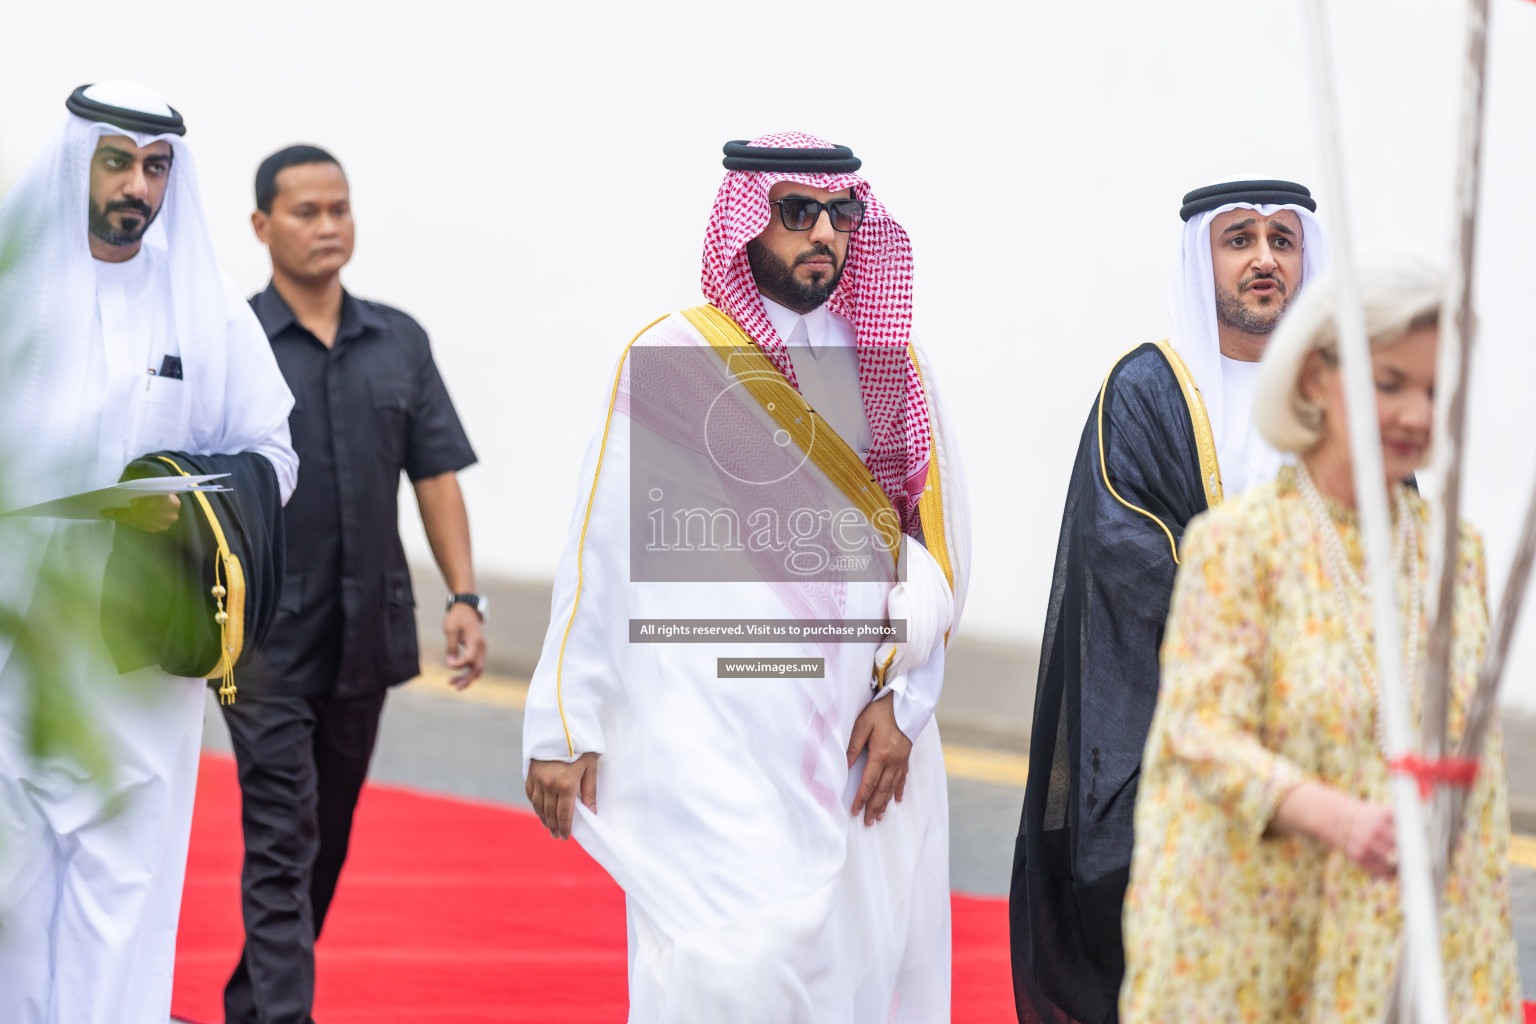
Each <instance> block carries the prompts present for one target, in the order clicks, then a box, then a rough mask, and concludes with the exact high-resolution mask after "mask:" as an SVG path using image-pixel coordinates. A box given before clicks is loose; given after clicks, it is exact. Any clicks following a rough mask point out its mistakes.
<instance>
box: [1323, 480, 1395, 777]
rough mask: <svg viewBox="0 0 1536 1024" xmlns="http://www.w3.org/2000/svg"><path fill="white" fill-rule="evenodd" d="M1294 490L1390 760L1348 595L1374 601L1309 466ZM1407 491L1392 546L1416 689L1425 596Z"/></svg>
mask: <svg viewBox="0 0 1536 1024" xmlns="http://www.w3.org/2000/svg"><path fill="white" fill-rule="evenodd" d="M1296 484H1297V486H1296V489H1297V491H1298V492H1300V494H1301V500H1302V504H1304V505H1305V506H1306V507H1307V512H1308V513H1309V514H1310V515H1311V518H1312V527H1313V530H1314V532H1315V533H1316V534H1317V539H1318V543H1319V545H1320V546H1321V547H1322V549H1323V565H1324V568H1326V569H1327V571H1328V581H1329V583H1330V584H1332V588H1331V589H1332V590H1333V595H1334V600H1335V601H1336V602H1337V603H1338V606H1339V618H1340V619H1341V620H1342V621H1343V623H1344V635H1345V637H1346V639H1348V641H1349V650H1350V653H1351V654H1352V655H1353V656H1354V659H1355V665H1356V666H1357V667H1358V668H1359V669H1360V675H1361V677H1362V678H1363V679H1364V680H1365V685H1366V688H1367V689H1368V690H1370V692H1371V704H1372V706H1373V707H1374V709H1375V711H1376V745H1377V746H1378V747H1380V748H1381V752H1382V756H1384V757H1385V756H1388V755H1387V741H1386V735H1385V733H1386V729H1385V726H1384V725H1383V719H1384V718H1385V715H1384V714H1383V713H1382V709H1381V688H1380V686H1378V685H1377V681H1376V666H1375V664H1374V662H1373V661H1372V660H1371V658H1369V657H1368V656H1367V655H1366V653H1365V641H1364V640H1363V639H1362V638H1361V636H1360V631H1359V630H1358V629H1356V628H1355V616H1354V614H1353V612H1354V610H1353V609H1352V608H1351V607H1350V602H1349V592H1350V591H1353V592H1354V593H1355V594H1357V595H1358V596H1359V597H1360V598H1361V599H1362V600H1364V601H1367V602H1368V601H1369V600H1370V590H1369V588H1368V587H1367V586H1366V583H1365V581H1364V580H1363V579H1361V578H1360V574H1359V573H1357V572H1355V567H1354V566H1353V565H1351V564H1350V562H1349V557H1348V556H1347V555H1346V554H1345V553H1344V543H1343V542H1342V541H1341V540H1339V531H1338V528H1337V527H1336V526H1335V525H1334V523H1333V517H1332V516H1330V515H1329V514H1328V506H1327V505H1326V504H1324V502H1323V496H1322V494H1320V493H1319V492H1318V490H1317V485H1316V484H1315V483H1313V481H1312V475H1311V474H1310V473H1308V472H1307V467H1306V465H1305V463H1302V462H1301V461H1299V460H1298V461H1297V463H1296ZM1406 492H1407V489H1406V488H1405V487H1403V486H1401V485H1399V486H1398V487H1397V488H1396V489H1395V490H1394V491H1393V494H1392V502H1393V505H1394V507H1395V508H1396V511H1397V529H1396V530H1395V531H1394V533H1395V536H1394V537H1393V544H1392V556H1393V557H1392V561H1393V565H1394V567H1396V566H1402V567H1403V568H1405V569H1406V570H1407V576H1408V579H1409V581H1410V582H1409V584H1408V630H1407V633H1408V636H1407V643H1406V650H1405V652H1404V659H1403V660H1404V666H1403V679H1404V680H1406V681H1407V683H1408V685H1409V686H1410V687H1411V686H1413V685H1414V684H1415V683H1416V682H1417V680H1418V672H1419V616H1420V615H1421V613H1422V595H1421V590H1422V588H1421V586H1420V584H1419V531H1418V527H1417V524H1416V523H1415V522H1414V517H1413V509H1412V508H1411V507H1410V506H1409V504H1408V496H1407V493H1406Z"/></svg>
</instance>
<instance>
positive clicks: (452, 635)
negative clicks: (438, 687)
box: [443, 602, 485, 690]
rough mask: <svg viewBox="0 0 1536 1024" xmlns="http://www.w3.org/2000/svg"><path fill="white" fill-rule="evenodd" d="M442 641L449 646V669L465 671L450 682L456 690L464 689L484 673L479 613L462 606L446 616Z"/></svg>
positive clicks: (482, 632)
mask: <svg viewBox="0 0 1536 1024" xmlns="http://www.w3.org/2000/svg"><path fill="white" fill-rule="evenodd" d="M443 639H444V640H445V641H447V644H448V667H449V668H457V669H463V670H464V671H462V672H460V673H459V674H458V675H456V676H454V677H453V678H452V679H450V680H448V685H450V686H452V687H453V688H454V689H455V690H462V689H464V688H465V687H467V686H468V685H469V684H470V683H472V682H474V681H475V680H476V679H479V678H480V673H482V672H484V671H485V633H484V631H483V630H482V629H481V628H480V613H479V612H477V611H475V609H474V608H473V607H471V606H470V605H467V604H464V603H462V602H461V603H459V604H456V605H454V606H453V607H452V608H449V609H448V614H447V615H444V616H443Z"/></svg>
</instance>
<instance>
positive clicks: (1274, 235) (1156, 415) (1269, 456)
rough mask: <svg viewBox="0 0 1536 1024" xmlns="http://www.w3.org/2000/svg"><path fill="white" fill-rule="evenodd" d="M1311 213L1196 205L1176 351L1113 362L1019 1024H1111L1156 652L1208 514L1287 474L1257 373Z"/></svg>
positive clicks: (1052, 693) (1045, 791)
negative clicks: (1258, 422) (1194, 532)
mask: <svg viewBox="0 0 1536 1024" xmlns="http://www.w3.org/2000/svg"><path fill="white" fill-rule="evenodd" d="M1316 209H1317V203H1316V202H1315V201H1314V200H1313V198H1312V195H1311V193H1310V192H1309V191H1308V190H1307V189H1306V188H1305V187H1303V186H1301V185H1298V184H1296V183H1294V182H1290V181H1282V180H1277V179H1264V178H1254V177H1245V178H1242V179H1233V180H1228V181H1224V182H1220V183H1217V184H1214V185H1209V186H1206V187H1205V188H1199V189H1195V190H1194V191H1193V192H1190V193H1188V194H1186V195H1185V196H1184V200H1183V206H1182V207H1181V208H1180V210H1179V215H1180V217H1181V219H1182V220H1183V221H1184V227H1183V231H1182V236H1181V245H1180V260H1179V269H1178V272H1177V273H1176V274H1175V275H1174V281H1173V287H1172V289H1171V291H1170V293H1169V301H1168V307H1169V313H1170V315H1171V317H1172V320H1173V335H1172V338H1171V339H1170V340H1168V341H1162V342H1147V343H1145V344H1141V345H1138V346H1137V347H1135V348H1133V349H1131V350H1130V351H1129V352H1127V353H1126V354H1125V355H1123V356H1121V357H1120V358H1119V359H1118V360H1117V361H1116V362H1115V364H1114V366H1113V367H1111V368H1110V371H1109V374H1108V376H1107V377H1105V379H1104V381H1103V384H1102V385H1101V386H1100V388H1099V393H1098V395H1097V401H1095V402H1094V405H1093V408H1092V409H1091V410H1090V412H1089V415H1088V422H1087V424H1086V426H1085V427H1084V428H1083V433H1082V438H1081V440H1080V441H1079V443H1078V449H1077V459H1076V461H1075V463H1074V465H1073V469H1072V478H1071V482H1070V484H1069V485H1068V489H1067V500H1066V508H1065V510H1064V511H1063V513H1062V520H1061V534H1060V539H1059V541H1058V544H1057V549H1056V569H1055V573H1054V575H1053V577H1052V580H1051V599H1050V605H1049V608H1048V610H1047V613H1046V621H1045V627H1044V630H1043V636H1042V640H1041V652H1040V675H1039V680H1038V682H1037V684H1036V691H1035V714H1034V723H1033V726H1032V727H1031V730H1030V755H1029V781H1028V784H1027V786H1026V788H1025V791H1024V810H1023V815H1022V818H1021V821H1020V823H1019V835H1018V842H1017V844H1016V846H1015V849H1014V864H1013V880H1012V886H1011V894H1010V898H1009V921H1010V929H1011V945H1012V959H1013V985H1014V998H1015V1002H1016V1009H1017V1012H1018V1017H1019V1020H1020V1022H1021V1024H1042V1022H1043V1024H1065V1022H1067V1021H1077V1022H1080V1024H1107V1022H1112V1021H1114V1020H1116V1019H1117V1010H1116V1000H1117V998H1118V995H1119V991H1120V981H1121V976H1122V975H1123V973H1124V971H1125V960H1124V955H1123V952H1122V944H1121V933H1120V911H1121V903H1122V901H1123V900H1124V897H1125V889H1126V883H1127V879H1128V876H1129V871H1130V864H1131V837H1132V812H1133V810H1134V808H1135V804H1136V789H1137V781H1138V778H1139V776H1140V772H1141V755H1142V748H1143V747H1144V746H1145V745H1146V739H1147V730H1148V728H1149V727H1150V725H1151V721H1152V710H1153V707H1154V705H1155V704H1156V700H1157V690H1158V649H1159V647H1160V646H1161V645H1162V638H1163V625H1164V622H1165V621H1166V619H1167V617H1168V606H1169V602H1170V601H1171V600H1172V595H1173V580H1174V574H1175V573H1176V572H1177V570H1178V561H1179V544H1180V542H1181V540H1182V538H1183V536H1184V529H1185V527H1186V526H1187V525H1188V524H1189V521H1190V520H1191V519H1193V518H1194V517H1195V516H1196V515H1198V514H1200V513H1201V512H1204V511H1205V510H1206V509H1207V508H1210V507H1212V506H1214V505H1216V504H1217V503H1219V502H1220V501H1221V500H1222V497H1223V495H1225V496H1227V497H1232V496H1234V495H1236V494H1238V493H1240V492H1241V491H1244V490H1247V489H1248V488H1249V487H1252V486H1255V485H1258V484H1263V483H1267V482H1268V481H1269V480H1270V479H1272V478H1273V477H1274V476H1275V474H1276V473H1277V472H1278V471H1279V469H1280V465H1281V456H1280V453H1279V452H1277V451H1275V450H1274V449H1273V448H1272V447H1270V445H1269V444H1268V443H1267V442H1266V441H1265V440H1264V439H1263V438H1262V437H1261V436H1259V433H1258V431H1257V430H1256V429H1255V428H1254V425H1253V415H1252V407H1253V389H1254V385H1255V383H1256V381H1257V378H1258V371H1259V359H1260V357H1261V356H1262V355H1263V353H1264V349H1265V347H1266V346H1267V345H1268V343H1269V338H1270V335H1271V333H1272V332H1273V331H1274V330H1275V327H1276V325H1277V324H1278V323H1279V321H1280V316H1281V314H1282V313H1283V312H1284V311H1285V308H1286V306H1287V305H1288V303H1289V302H1290V301H1291V299H1293V298H1294V297H1295V295H1296V293H1297V292H1298V291H1299V290H1300V289H1301V288H1302V286H1303V285H1304V283H1306V282H1307V281H1310V280H1313V279H1314V278H1315V277H1316V276H1317V275H1318V274H1319V273H1320V272H1321V271H1322V270H1323V269H1324V268H1325V266H1326V264H1327V254H1328V250H1327V241H1326V239H1325V237H1324V235H1323V232H1322V229H1321V227H1320V226H1319V225H1318V222H1317V220H1316V219H1315V218H1314V217H1313V215H1312V214H1313V212H1314V211H1315V210H1316Z"/></svg>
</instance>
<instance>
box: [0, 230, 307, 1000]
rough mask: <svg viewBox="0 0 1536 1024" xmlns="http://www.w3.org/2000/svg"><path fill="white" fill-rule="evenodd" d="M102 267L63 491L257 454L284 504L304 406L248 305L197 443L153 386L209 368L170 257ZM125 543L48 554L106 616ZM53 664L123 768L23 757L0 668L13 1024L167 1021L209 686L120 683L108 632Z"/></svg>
mask: <svg viewBox="0 0 1536 1024" xmlns="http://www.w3.org/2000/svg"><path fill="white" fill-rule="evenodd" d="M95 269H96V274H97V282H96V295H95V299H96V315H95V318H94V325H93V331H92V339H91V344H90V347H89V352H88V355H87V358H86V365H84V366H80V367H59V372H60V380H61V383H60V386H61V387H75V388H81V389H83V390H84V393H85V394H84V401H83V403H82V418H81V422H80V423H79V431H80V434H79V437H80V440H79V442H77V451H79V452H81V453H83V455H84V458H83V459H82V461H81V464H80V465H79V467H78V468H77V471H76V473H75V475H74V479H70V480H63V479H61V481H60V486H59V487H58V491H59V493H61V494H63V493H69V492H70V491H73V490H78V489H83V488H87V487H96V486H105V485H107V484H110V483H112V482H114V481H115V480H117V478H118V477H119V475H120V474H121V472H122V470H123V468H124V467H125V466H126V465H127V463H128V462H130V461H132V460H133V459H134V458H137V457H138V456H140V455H143V454H146V453H148V452H153V451H159V450H177V451H189V452H198V453H202V454H211V453H213V452H239V451H256V452H260V453H261V454H263V455H265V456H266V457H267V458H268V459H269V460H270V461H271V462H272V464H273V467H274V469H275V470H276V472H277V478H278V482H279V489H280V492H281V495H282V498H283V500H285V501H286V500H287V498H288V496H289V494H291V493H292V491H293V486H294V483H295V479H296V473H297V458H296V456H295V455H294V453H293V450H292V447H291V445H290V444H289V437H288V427H287V412H288V409H289V408H290V407H291V405H292V396H291V394H290V393H289V391H288V388H287V385H286V384H285V383H284V381H283V378H282V374H281V372H280V371H279V370H278V368H277V364H276V361H275V360H274V359H273V357H272V353H271V349H270V347H269V346H268V345H267V344H266V343H265V337H264V335H263V334H262V333H261V331H260V327H259V325H258V324H256V323H255V320H254V316H253V314H251V312H250V309H249V307H248V306H246V304H245V303H244V301H243V300H242V299H241V298H240V297H239V296H238V295H235V294H233V292H232V291H231V292H230V293H229V294H228V295H226V296H225V297H224V298H225V305H226V309H227V315H228V318H229V321H230V325H231V329H230V330H229V339H228V344H227V349H226V353H225V354H226V357H227V360H228V362H227V373H226V375H225V378H224V379H221V380H209V379H207V378H206V376H205V377H202V378H200V379H202V380H203V381H204V384H203V386H205V387H208V388H218V389H221V391H222V399H223V404H224V410H225V422H224V423H223V424H222V425H213V426H212V427H211V428H210V427H209V425H206V424H203V425H199V426H200V428H201V429H200V430H199V433H200V435H201V436H202V437H203V438H204V439H205V447H200V446H198V445H196V444H195V443H194V439H193V437H194V433H193V424H192V423H191V422H190V420H191V409H192V396H191V395H190V394H189V393H188V391H189V385H188V383H187V382H186V381H184V380H178V379H175V377H174V376H173V375H168V376H161V375H160V374H159V372H158V371H159V370H160V369H162V367H165V366H166V357H167V356H170V357H176V358H186V359H195V358H197V356H196V351H197V349H196V346H195V345H192V346H183V345H180V344H179V340H178V338H177V336H176V326H175V317H174V315H173V310H172V308H171V287H170V281H169V272H168V260H167V258H166V255H165V253H164V252H163V251H161V250H158V249H154V248H151V247H150V246H148V245H146V246H144V247H143V248H142V249H141V250H140V252H139V254H138V255H136V256H135V257H134V258H133V259H131V260H128V261H126V262H124V263H118V264H111V263H102V262H97V263H95ZM219 343H220V344H223V339H219ZM9 442H10V439H7V443H9ZM183 514H187V512H186V509H185V507H184V508H183ZM121 528H122V529H126V528H127V527H121ZM113 529H114V527H113V526H112V525H111V524H109V523H106V522H97V523H74V522H69V523H59V524H58V525H57V526H56V527H55V529H54V531H53V536H52V540H51V541H50V542H49V545H48V549H47V554H46V556H45V558H46V560H47V562H48V563H49V564H50V566H51V567H52V568H53V569H55V570H63V571H68V572H71V573H72V574H74V576H75V578H76V579H77V580H78V581H79V582H80V583H81V584H82V585H83V586H84V587H85V591H86V594H87V596H88V597H89V598H90V599H92V600H93V601H95V602H96V603H99V599H100V597H99V595H100V588H101V579H102V573H103V570H104V568H105V565H106V559H107V556H108V554H109V552H110V550H111V544H112V536H113V533H112V531H113ZM50 597H51V595H50V594H48V593H46V592H44V591H43V590H41V589H40V591H39V593H37V594H36V595H35V596H34V598H33V601H32V605H31V611H30V613H29V614H30V615H31V616H32V617H35V618H37V619H39V620H40V621H46V618H45V617H46V616H47V615H48V610H47V607H48V602H49V600H50ZM58 659H59V662H60V663H61V664H63V665H65V666H69V667H70V668H71V671H69V672H68V673H67V676H68V678H69V682H70V685H71V687H72V691H73V695H74V696H75V697H76V698H77V699H78V700H79V701H80V703H81V704H82V706H83V707H84V709H85V710H86V712H87V713H89V714H90V715H91V716H92V718H93V719H94V721H93V723H92V724H93V726H94V728H95V730H96V733H97V735H98V739H99V742H100V744H101V745H102V748H103V749H104V750H105V751H106V753H107V755H108V757H109V759H110V761H111V763H112V765H113V770H112V772H111V774H110V776H109V777H108V778H87V777H84V773H83V772H82V771H81V769H80V768H79V767H78V766H77V765H75V764H73V763H70V762H66V761H62V760H53V761H48V762H44V763H35V762H33V761H32V760H31V759H30V758H29V757H28V756H27V753H26V747H25V735H24V728H25V723H24V721H23V716H24V713H25V712H24V710H23V708H24V707H25V704H24V700H25V694H26V688H27V685H26V680H25V679H24V678H23V676H22V672H23V666H22V665H21V664H20V659H18V658H15V657H11V658H9V659H8V660H7V661H6V663H5V665H4V668H3V670H0V921H3V927H0V1020H3V1021H5V1022H7V1024H164V1022H165V1020H166V1019H167V1017H168V1016H169V1012H170V1000H171V975H172V968H173V965H174V959H175V943H176V923H177V917H178V913H179V910H180V903H181V887H182V879H183V876H184V873H185V868H186V856H187V842H188V837H189V834H190V830H191V820H192V800H193V793H194V790H195V787H196V783H197V764H198V748H199V743H200V739H201V735H202V718H203V690H204V688H205V686H206V684H205V683H204V681H203V680H200V679H181V678H175V677H171V676H168V675H166V674H165V673H164V672H162V671H160V670H159V669H157V668H147V669H142V670H140V671H137V672H133V673H130V674H128V675H117V674H116V673H115V672H114V671H113V669H112V666H111V661H110V656H109V654H108V652H107V651H106V649H105V647H104V645H103V643H102V641H101V638H100V636H99V634H92V635H91V636H87V637H72V638H70V639H69V641H67V642H61V644H60V650H59V651H58ZM113 804H117V805H118V809H117V810H116V813H115V814H114V813H113V811H112V805H113Z"/></svg>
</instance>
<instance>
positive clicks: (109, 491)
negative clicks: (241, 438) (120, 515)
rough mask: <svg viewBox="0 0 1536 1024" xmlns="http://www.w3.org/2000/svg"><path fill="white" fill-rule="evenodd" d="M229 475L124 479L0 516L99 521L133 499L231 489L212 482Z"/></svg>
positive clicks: (213, 474) (125, 506) (131, 502)
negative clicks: (109, 485) (108, 511)
mask: <svg viewBox="0 0 1536 1024" xmlns="http://www.w3.org/2000/svg"><path fill="white" fill-rule="evenodd" d="M227 476H229V474H228V473H210V474H206V475H202V476H149V477H143V478H141V479H138V480H124V481H122V482H120V483H116V484H113V485H112V486H111V487H102V488H100V489H98V490H94V491H85V492H83V493H81V494H70V495H67V496H65V497H62V498H55V499H53V500H52V501H44V502H41V503H39V504H37V505H28V506H27V507H26V508H18V509H13V510H12V511H10V512H4V513H0V518H3V517H5V516H34V517H40V518H47V519H100V518H102V515H101V514H102V513H103V512H105V511H107V510H109V509H125V508H128V507H130V506H131V505H132V504H133V500H134V499H135V498H145V497H150V496H152V495H157V494H162V495H163V494H190V493H192V492H193V491H202V492H205V493H207V492H217V491H228V490H230V488H228V487H221V486H219V485H218V484H215V483H212V482H211V481H214V480H221V479H223V478H224V477H227Z"/></svg>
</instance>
